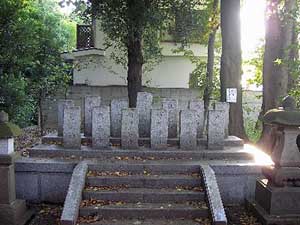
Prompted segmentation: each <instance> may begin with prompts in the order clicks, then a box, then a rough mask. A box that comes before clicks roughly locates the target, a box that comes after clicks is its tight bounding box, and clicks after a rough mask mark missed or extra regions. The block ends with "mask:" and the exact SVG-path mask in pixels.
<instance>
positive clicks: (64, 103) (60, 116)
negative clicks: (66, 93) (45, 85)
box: [57, 99, 74, 136]
mask: <svg viewBox="0 0 300 225" xmlns="http://www.w3.org/2000/svg"><path fill="white" fill-rule="evenodd" d="M71 106H74V101H73V100H66V99H60V100H58V103H57V135H58V136H63V121H64V109H65V107H71Z"/></svg>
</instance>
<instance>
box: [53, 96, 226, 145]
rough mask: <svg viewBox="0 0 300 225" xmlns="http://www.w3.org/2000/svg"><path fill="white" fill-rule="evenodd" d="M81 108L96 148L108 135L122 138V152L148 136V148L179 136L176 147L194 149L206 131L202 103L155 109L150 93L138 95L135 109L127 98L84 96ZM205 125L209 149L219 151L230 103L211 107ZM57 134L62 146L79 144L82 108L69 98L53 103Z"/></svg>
mask: <svg viewBox="0 0 300 225" xmlns="http://www.w3.org/2000/svg"><path fill="white" fill-rule="evenodd" d="M83 105H84V110H83V113H84V117H83V118H84V135H85V136H86V137H92V146H93V148H95V149H103V148H108V147H109V146H110V138H111V137H112V138H121V146H122V148H124V149H137V148H138V145H139V143H138V141H139V138H150V144H151V148H152V149H166V148H167V147H168V139H176V138H178V137H179V143H180V148H181V149H184V150H195V149H197V143H198V142H197V141H198V139H199V138H202V137H203V133H204V130H205V129H204V104H203V101H201V100H191V101H190V102H189V107H188V108H187V109H184V110H179V108H178V100H177V99H170V98H164V99H162V102H161V106H160V107H154V106H153V96H152V94H151V93H147V92H139V93H138V97H137V107H136V108H129V107H128V100H127V99H114V100H112V101H111V105H110V107H109V106H103V105H101V97H100V96H86V97H85V98H84V104H83ZM207 121H208V122H207V127H206V133H207V145H208V148H209V149H214V148H218V149H220V148H222V146H223V145H224V139H225V138H226V137H227V136H228V122H229V104H228V103H221V102H218V103H216V104H215V106H214V107H213V108H212V110H209V113H208V120H207ZM58 136H63V145H64V147H66V148H80V146H81V138H82V135H81V107H78V106H75V105H74V102H73V100H60V101H59V102H58Z"/></svg>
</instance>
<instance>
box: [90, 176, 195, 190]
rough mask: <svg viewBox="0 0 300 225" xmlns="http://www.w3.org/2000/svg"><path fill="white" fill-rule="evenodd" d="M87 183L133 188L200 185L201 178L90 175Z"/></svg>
mask: <svg viewBox="0 0 300 225" xmlns="http://www.w3.org/2000/svg"><path fill="white" fill-rule="evenodd" d="M86 184H87V185H89V186H98V185H101V186H110V185H126V186H128V187H131V188H141V187H143V188H176V187H178V186H189V187H199V186H201V178H199V177H192V176H187V175H164V176H162V175H129V176H96V177H93V176H88V177H87V179H86Z"/></svg>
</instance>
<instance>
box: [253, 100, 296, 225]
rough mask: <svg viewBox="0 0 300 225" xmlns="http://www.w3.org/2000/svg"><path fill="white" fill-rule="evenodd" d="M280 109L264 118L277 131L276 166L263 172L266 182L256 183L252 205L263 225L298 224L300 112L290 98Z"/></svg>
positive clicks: (269, 112)
mask: <svg viewBox="0 0 300 225" xmlns="http://www.w3.org/2000/svg"><path fill="white" fill-rule="evenodd" d="M282 106H283V108H279V109H273V110H270V111H268V112H267V113H266V114H265V115H264V118H263V121H264V123H266V124H270V125H271V126H273V127H274V128H275V129H276V143H275V145H274V147H273V149H272V155H271V157H272V160H273V162H274V163H275V165H273V166H267V167H264V168H263V174H264V175H265V177H266V178H267V179H258V180H257V182H256V191H255V204H253V205H252V206H253V207H254V209H255V210H256V212H257V213H258V216H259V217H260V218H261V220H262V221H261V222H262V223H263V224H288V225H293V224H300V148H299V147H300V129H299V127H300V110H298V109H296V107H295V101H294V99H293V98H291V97H289V96H288V97H286V98H285V99H284V100H283V103H282Z"/></svg>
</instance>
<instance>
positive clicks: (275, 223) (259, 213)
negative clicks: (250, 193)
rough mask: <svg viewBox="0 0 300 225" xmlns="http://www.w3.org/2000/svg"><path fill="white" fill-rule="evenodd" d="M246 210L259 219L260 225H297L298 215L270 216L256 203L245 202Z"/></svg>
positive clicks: (299, 216) (299, 222)
mask: <svg viewBox="0 0 300 225" xmlns="http://www.w3.org/2000/svg"><path fill="white" fill-rule="evenodd" d="M247 206H248V209H249V210H251V211H252V212H253V213H254V214H255V216H256V217H257V218H258V219H259V222H261V223H262V225H299V224H300V215H299V214H298V215H288V214H287V215H283V216H278V215H270V214H268V213H267V212H266V211H265V210H264V209H263V208H262V207H261V206H259V204H258V203H257V202H256V201H248V202H247Z"/></svg>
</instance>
